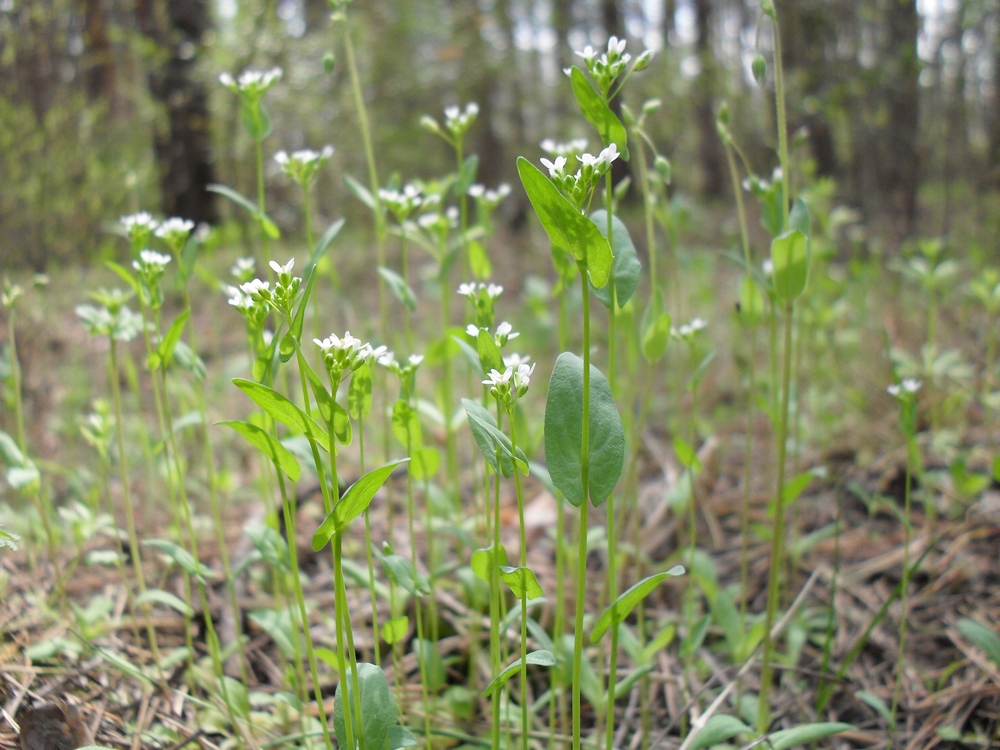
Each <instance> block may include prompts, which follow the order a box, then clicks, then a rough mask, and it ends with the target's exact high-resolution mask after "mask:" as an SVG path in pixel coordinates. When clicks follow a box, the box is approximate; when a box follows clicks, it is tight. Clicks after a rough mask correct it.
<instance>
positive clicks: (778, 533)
mask: <svg viewBox="0 0 1000 750" xmlns="http://www.w3.org/2000/svg"><path fill="white" fill-rule="evenodd" d="M793 313H794V306H793V304H792V303H791V302H788V303H786V304H785V351H784V368H783V371H782V387H781V411H780V413H779V415H778V418H779V422H778V438H777V445H778V466H777V474H778V481H777V489H776V492H775V499H774V504H775V510H774V529H773V531H772V536H771V569H770V575H769V576H768V583H767V614H766V617H765V620H764V633H765V634H770V632H771V626H772V625H773V624H774V618H775V614H776V612H777V609H778V601H779V599H780V596H781V567H782V565H781V559H782V545H783V543H784V538H785V498H784V489H785V450H786V438H787V434H788V397H789V390H790V388H789V386H790V385H791V381H792V351H791V348H792V322H793V320H792V319H793ZM773 651H774V641H773V639H772V638H771V637H770V635H765V638H764V653H763V656H762V659H761V661H762V664H761V673H760V698H759V700H760V704H759V708H758V711H757V733H758V734H764V733H765V732H767V730H768V728H769V727H770V725H771V681H772V675H773V671H774V668H773V665H772V663H771V658H772V655H773Z"/></svg>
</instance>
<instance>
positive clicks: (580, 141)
mask: <svg viewBox="0 0 1000 750" xmlns="http://www.w3.org/2000/svg"><path fill="white" fill-rule="evenodd" d="M539 146H541V149H542V151H544V152H545V153H547V154H549V155H550V156H564V157H566V158H567V159H568V158H570V157H571V156H576V155H577V154H582V153H583V152H584V151H585V150H586V149H587V139H586V138H574V139H573V140H570V141H566V142H565V143H559V142H557V141H556V140H555V139H554V138H546V139H545V140H543V141H542V142H541V143H540V144H539Z"/></svg>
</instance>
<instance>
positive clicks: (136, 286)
mask: <svg viewBox="0 0 1000 750" xmlns="http://www.w3.org/2000/svg"><path fill="white" fill-rule="evenodd" d="M104 265H106V266H107V267H108V268H110V269H111V270H112V271H114V272H115V273H116V274H117V275H118V277H119V278H120V279H121V280H122V281H124V282H125V283H126V284H128V285H129V286H130V287H132V291H133V292H135V295H136V296H137V297H138V296H139V295H140V294H141V293H142V284H141V283H140V282H139V279H137V278H136V277H135V276H133V275H132V272H131V271H129V270H128V269H127V268H125V266H121V265H119V264H117V263H115V262H114V261H113V260H106V261H104Z"/></svg>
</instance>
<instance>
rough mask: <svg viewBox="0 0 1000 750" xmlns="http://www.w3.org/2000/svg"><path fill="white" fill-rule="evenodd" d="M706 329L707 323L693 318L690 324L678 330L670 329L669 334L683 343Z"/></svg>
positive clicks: (702, 319) (701, 319)
mask: <svg viewBox="0 0 1000 750" xmlns="http://www.w3.org/2000/svg"><path fill="white" fill-rule="evenodd" d="M706 328H708V322H707V321H706V320H705V319H704V318H694V319H692V320H691V322H690V323H685V324H684V325H682V326H681V327H680V328H673V329H671V331H670V332H671V333H672V334H673V335H674V336H675V337H676V338H679V339H682V340H683V341H691V340H692V339H693V338H694V337H695V336H696V335H697V334H698V333H699V332H700V331H703V330H705V329H706Z"/></svg>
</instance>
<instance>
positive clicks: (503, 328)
mask: <svg viewBox="0 0 1000 750" xmlns="http://www.w3.org/2000/svg"><path fill="white" fill-rule="evenodd" d="M520 335H521V334H520V333H517V332H515V331H514V330H513V329H512V327H511V325H510V323H508V322H507V321H504V322H503V323H501V324H500V325H498V326H497V332H496V341H497V344H498V345H499V346H503V345H504V344H506V343H507V342H508V341H513V340H514V339H516V338H517V337H518V336H520Z"/></svg>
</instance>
